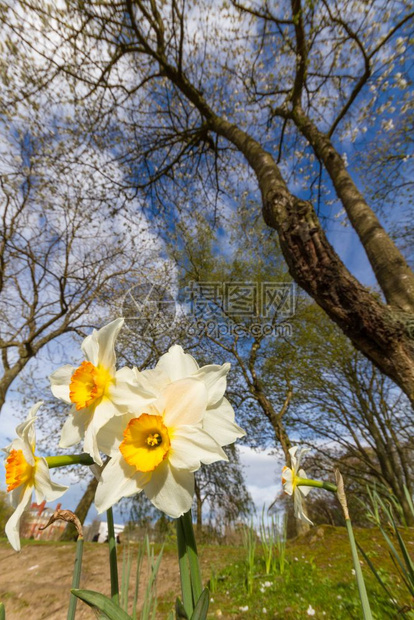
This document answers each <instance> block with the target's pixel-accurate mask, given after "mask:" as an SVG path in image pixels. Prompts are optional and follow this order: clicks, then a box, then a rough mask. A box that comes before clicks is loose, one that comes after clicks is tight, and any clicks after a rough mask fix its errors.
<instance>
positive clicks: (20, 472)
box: [6, 450, 34, 491]
mask: <svg viewBox="0 0 414 620" xmlns="http://www.w3.org/2000/svg"><path fill="white" fill-rule="evenodd" d="M33 472H34V466H32V465H29V463H28V462H27V461H26V459H25V458H24V455H23V451H22V450H11V451H10V454H9V456H8V457H7V459H6V484H7V491H13V490H14V489H17V487H19V486H20V485H21V484H27V483H28V482H30V481H31V480H32V478H33Z"/></svg>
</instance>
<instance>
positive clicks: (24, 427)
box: [16, 400, 43, 452]
mask: <svg viewBox="0 0 414 620" xmlns="http://www.w3.org/2000/svg"><path fill="white" fill-rule="evenodd" d="M41 405H43V401H42V400H39V401H38V402H37V403H36V404H35V405H33V407H32V408H31V409H30V411H29V413H28V414H27V418H26V420H25V421H24V422H22V423H21V424H19V425H18V426H17V427H16V434H17V435H18V437H20V438H21V439H22V441H23V442H24V443H25V444H26V445H27V447H28V448H29V450H30V451H32V452H34V450H35V447H36V435H35V429H34V423H35V420H36V414H37V412H38V410H39V408H40V407H41Z"/></svg>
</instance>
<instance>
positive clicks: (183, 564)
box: [176, 518, 194, 618]
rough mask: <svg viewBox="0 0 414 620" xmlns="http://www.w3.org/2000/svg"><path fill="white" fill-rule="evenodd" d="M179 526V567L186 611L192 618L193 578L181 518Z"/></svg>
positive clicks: (177, 521)
mask: <svg viewBox="0 0 414 620" xmlns="http://www.w3.org/2000/svg"><path fill="white" fill-rule="evenodd" d="M176 526H177V548H178V565H179V568H180V581H181V594H182V597H183V605H184V609H185V611H186V613H187V616H188V617H189V618H191V616H192V615H193V611H194V606H193V596H192V592H191V577H190V569H189V566H188V553H187V545H186V540H185V533H184V528H183V523H182V520H181V518H179V519H177V520H176Z"/></svg>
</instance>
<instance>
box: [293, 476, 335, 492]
mask: <svg viewBox="0 0 414 620" xmlns="http://www.w3.org/2000/svg"><path fill="white" fill-rule="evenodd" d="M295 485H296V486H297V487H300V486H303V487H315V488H317V489H325V491H330V492H331V493H337V492H338V487H337V486H336V485H335V484H332V482H324V481H322V480H312V479H310V478H299V477H298V476H297V477H296V478H295Z"/></svg>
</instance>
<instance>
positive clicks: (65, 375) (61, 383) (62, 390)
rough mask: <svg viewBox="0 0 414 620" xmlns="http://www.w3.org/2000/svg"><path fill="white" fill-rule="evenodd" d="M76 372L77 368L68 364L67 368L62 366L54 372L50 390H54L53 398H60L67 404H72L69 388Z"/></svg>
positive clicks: (51, 377)
mask: <svg viewBox="0 0 414 620" xmlns="http://www.w3.org/2000/svg"><path fill="white" fill-rule="evenodd" d="M74 372H75V367H74V366H71V365H70V364H66V366H62V367H61V368H58V369H57V370H55V372H53V373H52V374H51V375H50V377H49V379H50V389H51V390H52V394H53V396H56V398H60V400H63V401H64V402H65V403H68V404H69V405H70V404H71V400H70V396H69V391H70V389H69V386H70V382H71V380H72V375H73V373H74Z"/></svg>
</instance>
